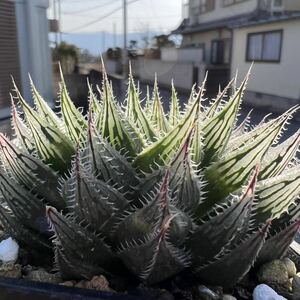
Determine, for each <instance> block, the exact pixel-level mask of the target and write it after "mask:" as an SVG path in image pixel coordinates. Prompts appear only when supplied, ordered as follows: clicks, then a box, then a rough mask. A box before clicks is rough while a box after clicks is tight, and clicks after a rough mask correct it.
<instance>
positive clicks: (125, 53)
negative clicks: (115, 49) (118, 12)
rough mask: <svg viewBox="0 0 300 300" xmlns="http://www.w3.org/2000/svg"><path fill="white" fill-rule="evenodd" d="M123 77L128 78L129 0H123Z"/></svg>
mask: <svg viewBox="0 0 300 300" xmlns="http://www.w3.org/2000/svg"><path fill="white" fill-rule="evenodd" d="M122 64H123V77H124V79H126V78H127V67H128V62H127V0H123V61H122Z"/></svg>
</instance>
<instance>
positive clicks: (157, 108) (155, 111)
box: [150, 77, 170, 132]
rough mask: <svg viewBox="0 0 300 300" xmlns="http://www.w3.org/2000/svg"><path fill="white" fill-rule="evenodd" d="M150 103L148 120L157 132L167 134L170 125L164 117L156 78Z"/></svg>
mask: <svg viewBox="0 0 300 300" xmlns="http://www.w3.org/2000/svg"><path fill="white" fill-rule="evenodd" d="M152 102H153V106H152V114H151V117H150V120H151V121H152V122H153V124H154V125H155V127H156V129H157V130H158V132H168V131H169V130H170V125H169V123H168V120H167V118H166V116H165V113H164V109H163V106H162V103H161V98H160V95H159V91H158V86H157V78H156V77H155V82H154V87H153V94H152Z"/></svg>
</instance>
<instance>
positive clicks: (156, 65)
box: [134, 58, 205, 90]
mask: <svg viewBox="0 0 300 300" xmlns="http://www.w3.org/2000/svg"><path fill="white" fill-rule="evenodd" d="M194 67H198V82H199V83H201V82H202V80H203V78H204V73H205V65H203V64H199V65H194V64H192V63H179V62H178V61H175V62H170V61H162V60H159V59H144V58H139V59H138V63H136V64H135V65H134V68H135V70H134V72H135V74H137V75H138V77H139V79H140V80H141V81H142V82H153V80H154V78H155V74H156V75H157V79H158V82H159V85H160V86H162V87H170V84H171V81H172V80H173V81H174V85H175V86H176V88H178V89H181V90H190V89H191V87H192V85H193V84H194V82H193V73H194Z"/></svg>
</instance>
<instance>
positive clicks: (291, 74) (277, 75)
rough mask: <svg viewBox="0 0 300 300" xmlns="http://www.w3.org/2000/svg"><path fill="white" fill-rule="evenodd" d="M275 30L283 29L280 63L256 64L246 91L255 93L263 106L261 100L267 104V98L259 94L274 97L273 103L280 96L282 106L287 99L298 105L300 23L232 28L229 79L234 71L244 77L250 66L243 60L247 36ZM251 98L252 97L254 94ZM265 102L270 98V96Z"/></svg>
mask: <svg viewBox="0 0 300 300" xmlns="http://www.w3.org/2000/svg"><path fill="white" fill-rule="evenodd" d="M277 29H282V30H283V41H282V53H281V61H280V63H261V62H257V63H255V65H254V68H253V70H252V75H251V78H250V82H249V86H248V90H249V91H251V92H254V93H255V94H254V95H257V96H258V99H260V100H259V101H258V102H257V104H260V103H261V104H262V105H263V101H269V100H267V98H268V97H265V98H263V97H262V96H263V95H261V94H265V95H269V96H270V95H276V97H277V98H274V101H275V100H276V101H280V100H279V98H278V97H282V100H281V101H285V103H287V100H286V99H291V101H292V102H293V101H294V102H298V103H299V99H300V76H299V70H300V55H299V51H300V38H299V31H300V21H299V20H294V21H288V22H280V23H274V24H268V25H261V26H253V27H248V28H240V29H235V30H234V33H233V53H232V68H231V72H232V74H231V75H232V76H233V75H234V74H235V72H236V70H237V69H238V71H239V74H240V75H244V74H245V73H246V72H247V70H248V69H249V67H250V63H249V62H246V61H245V58H246V45H247V34H248V33H252V32H260V31H269V30H277ZM251 98H254V97H253V95H252V96H251ZM264 99H265V100H264ZM268 99H270V97H269V98H268ZM253 101H254V100H253ZM276 101H275V102H276ZM278 105H279V104H278ZM280 105H281V104H280ZM275 106H276V103H275Z"/></svg>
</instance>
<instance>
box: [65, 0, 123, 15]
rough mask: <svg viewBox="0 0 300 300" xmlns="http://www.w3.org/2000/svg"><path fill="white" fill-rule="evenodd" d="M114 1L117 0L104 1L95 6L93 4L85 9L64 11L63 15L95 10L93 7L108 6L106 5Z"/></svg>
mask: <svg viewBox="0 0 300 300" xmlns="http://www.w3.org/2000/svg"><path fill="white" fill-rule="evenodd" d="M115 2H117V1H114V2H112V1H111V0H110V1H108V2H106V3H102V4H100V5H96V6H93V7H89V8H86V9H80V10H76V11H70V12H66V11H65V12H64V14H65V15H73V14H74V15H76V14H78V13H82V12H87V11H91V10H95V9H98V8H102V7H105V6H108V5H111V4H114V3H115Z"/></svg>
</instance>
